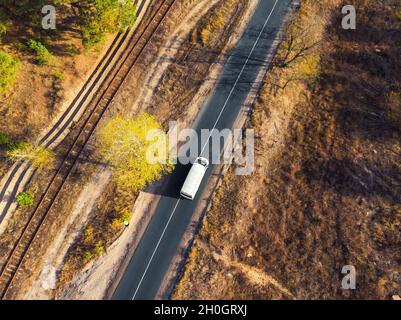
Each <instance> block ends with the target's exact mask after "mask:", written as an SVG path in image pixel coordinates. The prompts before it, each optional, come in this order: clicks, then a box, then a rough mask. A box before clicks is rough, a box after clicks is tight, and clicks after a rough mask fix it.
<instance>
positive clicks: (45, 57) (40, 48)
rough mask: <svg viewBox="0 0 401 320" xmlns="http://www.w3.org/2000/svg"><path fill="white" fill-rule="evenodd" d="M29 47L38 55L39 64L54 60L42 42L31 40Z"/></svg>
mask: <svg viewBox="0 0 401 320" xmlns="http://www.w3.org/2000/svg"><path fill="white" fill-rule="evenodd" d="M27 45H28V49H29V50H30V51H32V52H34V53H35V54H36V62H37V63H38V64H46V63H48V62H49V61H50V59H51V58H52V54H51V53H50V51H49V50H47V48H46V47H45V46H44V45H43V44H42V43H41V42H39V41H36V40H33V39H31V40H29V41H28V44H27Z"/></svg>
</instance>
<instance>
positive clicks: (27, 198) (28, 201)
mask: <svg viewBox="0 0 401 320" xmlns="http://www.w3.org/2000/svg"><path fill="white" fill-rule="evenodd" d="M17 203H18V205H20V206H21V207H31V206H32V205H33V195H32V194H31V193H30V192H21V193H20V194H19V195H18V196H17Z"/></svg>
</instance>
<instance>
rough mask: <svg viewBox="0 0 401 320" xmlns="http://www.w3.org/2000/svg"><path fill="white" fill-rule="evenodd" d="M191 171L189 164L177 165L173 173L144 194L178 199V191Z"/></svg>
mask: <svg viewBox="0 0 401 320" xmlns="http://www.w3.org/2000/svg"><path fill="white" fill-rule="evenodd" d="M189 170H191V164H187V165H183V164H180V163H178V164H177V165H176V167H175V169H174V171H173V172H171V173H170V174H169V175H167V176H166V177H165V178H164V179H163V180H162V181H161V183H159V184H157V185H156V184H154V185H152V186H151V187H150V188H148V190H146V192H148V193H151V194H155V195H160V196H163V197H169V198H175V199H179V198H180V191H181V188H182V186H183V184H184V182H185V179H186V177H187V176H188V173H189Z"/></svg>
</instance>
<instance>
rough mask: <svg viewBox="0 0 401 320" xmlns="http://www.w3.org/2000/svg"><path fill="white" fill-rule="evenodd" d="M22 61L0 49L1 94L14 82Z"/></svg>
mask: <svg viewBox="0 0 401 320" xmlns="http://www.w3.org/2000/svg"><path fill="white" fill-rule="evenodd" d="M19 67H20V62H19V61H18V60H17V59H16V58H14V57H12V56H11V55H9V54H7V53H5V52H3V51H0V94H3V93H5V92H6V91H7V90H8V89H9V87H10V86H11V85H12V84H13V82H14V79H15V75H16V74H17V72H18V69H19Z"/></svg>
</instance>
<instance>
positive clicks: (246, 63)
mask: <svg viewBox="0 0 401 320" xmlns="http://www.w3.org/2000/svg"><path fill="white" fill-rule="evenodd" d="M278 2H279V0H276V2H275V3H274V6H273V8H272V10H271V11H270V14H269V16H268V17H267V19H266V21H265V23H264V25H263V28H262V30H261V31H260V33H259V36H258V38H257V39H256V41H255V43H254V45H253V47H252V50H251V52H250V53H249V55H248V57H247V59H246V61H245V64H244V66H243V67H242V69H241V72H240V73H239V75H238V77H237V80H236V81H235V83H234V86H233V87H232V89H231V91H230V94H229V95H228V98H227V100H226V101H225V103H224V105H223V108H222V110H221V112H220V114H219V116H218V118H217V120H216V122H215V123H214V126H213V129H212V131H213V130H214V129H215V128H216V126H217V123H218V122H219V120H220V118H221V115H222V114H223V111H224V109H225V108H226V106H227V104H228V101H229V100H230V98H231V96H232V94H233V93H234V90H235V88H236V87H237V84H238V82H239V79H240V78H241V76H242V74H243V73H244V70H245V68H246V67H247V65H248V62H249V60H250V58H251V56H252V54H253V52H254V51H255V48H256V46H257V45H258V43H259V40H260V38H261V37H262V34H263V32H264V31H265V28H266V26H267V23H268V22H269V21H270V18H271V16H272V14H273V12H274V9H275V8H276V6H277V3H278ZM211 135H212V134H211V133H210V134H209V137H208V139H207V141H206V143H205V145H204V147H203V149H202V151H201V153H200V154H202V153H203V151H204V149H205V147H206V145H207V143H208V142H209V139H210V137H211ZM180 201H181V198H180V199H178V200H177V203H176V204H175V207H174V209H173V212H172V213H171V215H170V217H169V219H168V221H167V224H166V226H165V227H164V229H163V232H162V234H161V236H160V238H159V241H158V242H157V245H156V247H155V249H154V250H153V253H152V256H151V257H150V260H149V262H148V264H147V265H146V269H145V271H144V272H143V274H142V277H141V280H140V281H139V283H138V287H137V288H136V290H135V293H134V296H133V297H132V300H135V298H136V295H137V294H138V291H139V289H140V287H141V285H142V282H143V279H144V278H145V276H146V273H147V272H148V270H149V267H150V265H151V263H152V261H153V258H154V257H155V254H156V252H157V249H158V248H159V246H160V243H161V242H162V240H163V237H164V234H165V233H166V230H167V228H168V226H169V225H170V222H171V219H172V218H173V216H174V213H175V212H176V210H177V208H178V204H179V203H180Z"/></svg>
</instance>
